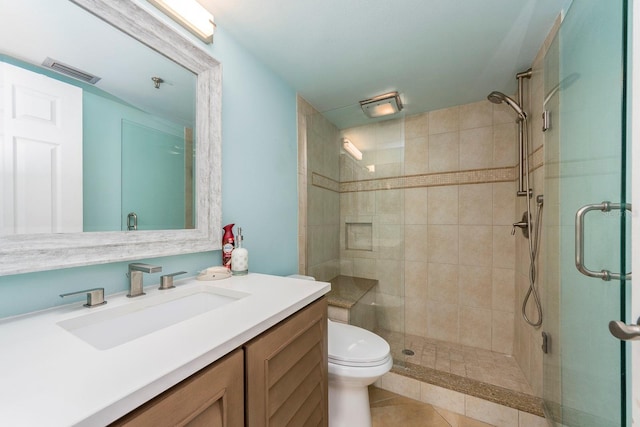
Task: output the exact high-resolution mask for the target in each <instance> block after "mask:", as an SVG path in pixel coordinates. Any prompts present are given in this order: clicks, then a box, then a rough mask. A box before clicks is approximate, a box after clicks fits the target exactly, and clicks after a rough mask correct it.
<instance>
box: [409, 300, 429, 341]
mask: <svg viewBox="0 0 640 427" xmlns="http://www.w3.org/2000/svg"><path fill="white" fill-rule="evenodd" d="M404 304H405V333H407V334H412V335H418V336H421V337H425V336H427V310H426V307H427V302H426V301H423V300H420V299H417V298H408V297H407V299H405V302H404Z"/></svg>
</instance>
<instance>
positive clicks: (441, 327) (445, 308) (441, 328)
mask: <svg viewBox="0 0 640 427" xmlns="http://www.w3.org/2000/svg"><path fill="white" fill-rule="evenodd" d="M458 321H459V320H458V305H457V304H446V303H443V302H438V301H428V302H427V333H428V337H429V338H435V339H438V340H443V341H449V342H454V343H457V342H458V325H459V324H458Z"/></svg>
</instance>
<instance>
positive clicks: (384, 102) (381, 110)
mask: <svg viewBox="0 0 640 427" xmlns="http://www.w3.org/2000/svg"><path fill="white" fill-rule="evenodd" d="M360 108H362V111H364V113H365V114H366V115H367V116H369V117H371V118H375V117H382V116H388V115H390V114H395V113H399V112H400V111H401V110H402V100H401V99H400V95H399V94H398V92H389V93H385V94H383V95H378V96H374V97H373V98H370V99H365V100H364V101H360Z"/></svg>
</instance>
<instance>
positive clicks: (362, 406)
mask: <svg viewBox="0 0 640 427" xmlns="http://www.w3.org/2000/svg"><path fill="white" fill-rule="evenodd" d="M328 322H329V325H328V332H327V335H328V341H329V351H328V353H329V426H330V427H347V426H348V427H354V426H358V427H360V426H362V427H369V426H371V410H370V409H369V391H368V389H367V387H368V386H369V385H371V384H373V383H374V382H375V381H376V380H377V379H378V378H380V377H381V376H382V375H384V374H385V373H387V372H389V370H390V369H391V367H392V366H393V359H392V357H391V352H390V348H389V344H388V343H387V342H386V341H385V340H384V339H382V338H381V337H379V336H378V335H376V334H374V333H373V332H370V331H367V330H366V329H362V328H359V327H357V326H353V325H346V324H342V323H337V322H332V321H331V320H329V321H328Z"/></svg>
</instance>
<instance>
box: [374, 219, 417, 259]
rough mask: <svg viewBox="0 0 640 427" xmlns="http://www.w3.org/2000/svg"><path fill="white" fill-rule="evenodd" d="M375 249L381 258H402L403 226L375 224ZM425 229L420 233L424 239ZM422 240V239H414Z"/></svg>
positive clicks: (403, 247)
mask: <svg viewBox="0 0 640 427" xmlns="http://www.w3.org/2000/svg"><path fill="white" fill-rule="evenodd" d="M377 231H378V232H377V240H376V249H377V251H378V254H379V256H378V258H379V259H381V260H385V259H393V260H402V259H404V257H405V250H404V249H405V241H404V234H403V227H402V225H399V224H379V225H378V226H377ZM426 236H427V233H426V231H425V232H424V233H422V234H421V235H420V237H423V238H424V240H426ZM416 240H418V241H419V242H423V243H424V240H423V239H416Z"/></svg>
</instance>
